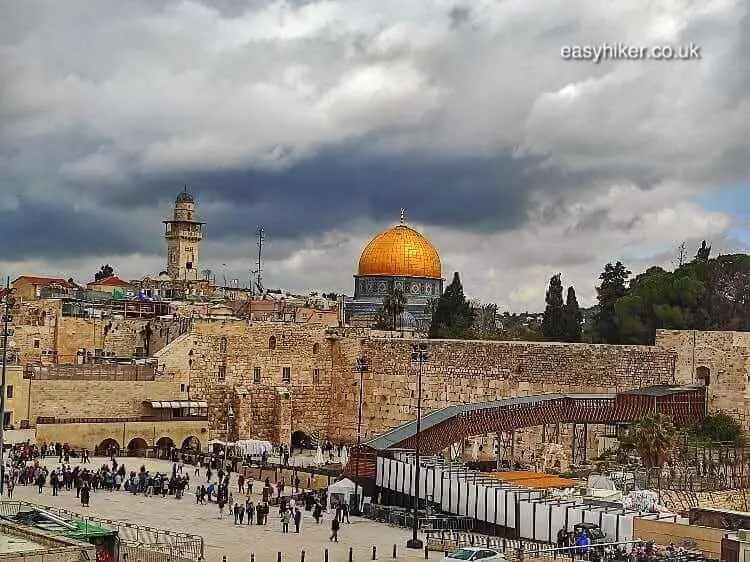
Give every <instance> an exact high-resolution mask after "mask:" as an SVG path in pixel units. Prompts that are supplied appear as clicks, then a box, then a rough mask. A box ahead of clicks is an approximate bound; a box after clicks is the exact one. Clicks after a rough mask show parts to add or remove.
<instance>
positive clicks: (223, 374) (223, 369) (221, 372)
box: [219, 365, 227, 381]
mask: <svg viewBox="0 0 750 562" xmlns="http://www.w3.org/2000/svg"><path fill="white" fill-rule="evenodd" d="M226 378H227V366H226V365H219V380H220V381H223V380H226Z"/></svg>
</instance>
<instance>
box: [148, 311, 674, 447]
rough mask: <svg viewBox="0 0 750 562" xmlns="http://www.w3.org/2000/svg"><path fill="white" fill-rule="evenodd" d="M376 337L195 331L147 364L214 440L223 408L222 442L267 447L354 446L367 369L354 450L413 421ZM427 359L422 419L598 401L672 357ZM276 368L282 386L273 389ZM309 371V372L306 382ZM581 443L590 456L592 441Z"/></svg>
mask: <svg viewBox="0 0 750 562" xmlns="http://www.w3.org/2000/svg"><path fill="white" fill-rule="evenodd" d="M384 335H386V334H384V333H379V332H372V331H367V330H350V329H336V330H330V331H326V330H325V329H324V328H322V327H319V326H305V325H294V324H282V323H271V322H266V323H262V322H258V323H247V322H227V323H223V324H218V323H198V324H196V325H195V326H194V329H193V330H192V331H191V333H190V335H189V336H186V337H182V338H179V339H178V341H175V342H173V343H172V344H170V345H168V346H167V347H165V348H164V349H163V350H162V351H160V352H159V353H158V354H157V356H158V361H159V363H160V364H163V365H164V366H165V370H166V371H168V372H170V373H174V374H176V375H178V374H179V373H180V372H181V371H182V372H184V370H185V369H188V370H189V371H190V373H191V380H192V381H193V387H192V388H193V393H194V396H205V397H206V398H207V399H208V402H209V409H210V420H211V430H212V432H215V433H216V435H222V436H224V435H226V432H227V427H228V418H227V412H228V408H229V404H230V403H231V404H233V408H234V410H235V412H236V413H237V415H236V419H235V420H234V421H233V422H232V423H233V424H234V426H233V428H232V430H230V431H231V432H233V435H234V437H239V438H263V439H269V440H272V441H277V440H279V439H281V438H283V436H285V435H288V434H289V433H290V432H294V431H304V432H305V433H307V434H308V435H312V436H316V437H327V438H330V439H333V440H336V441H354V440H355V438H356V429H357V416H358V407H357V406H358V403H359V387H358V379H359V375H358V373H357V370H356V358H357V357H366V358H367V359H368V361H369V369H368V371H367V372H365V373H364V374H363V380H364V393H363V409H362V411H363V436H364V438H368V437H371V436H374V435H377V434H379V433H381V432H383V431H386V430H387V429H390V428H392V427H394V426H396V425H399V424H401V423H404V422H406V421H410V420H412V419H413V418H414V415H415V411H416V391H417V377H416V376H415V370H414V365H412V363H411V358H410V356H411V346H412V343H413V341H412V340H410V339H405V338H393V337H380V336H384ZM374 336H379V337H374ZM222 338H226V344H222ZM271 338H275V340H274V341H273V342H272V341H271ZM223 345H226V348H223V347H222V346H223ZM429 349H430V358H429V361H428V363H427V364H426V365H425V367H424V373H423V381H422V382H423V408H424V411H430V410H434V409H437V408H440V407H443V406H446V405H448V404H454V403H471V402H481V401H486V400H495V399H498V398H502V397H508V396H518V395H529V394H538V393H549V392H579V393H592V392H602V393H609V392H617V391H622V390H628V389H632V388H638V387H644V386H649V385H653V384H660V383H666V384H671V383H674V380H675V379H674V365H675V354H674V353H673V352H671V351H666V350H664V349H658V348H654V347H645V346H605V345H587V344H549V343H528V342H497V341H452V340H438V341H431V342H429ZM191 351H192V354H191ZM190 360H192V363H191V362H190ZM256 368H257V369H260V379H259V381H258V382H255V381H254V377H253V372H254V370H255V369H256ZM285 368H286V369H289V371H288V372H289V374H290V380H289V381H285V380H284V379H283V375H284V369H285ZM314 369H319V372H318V373H319V374H318V376H317V377H314V376H313V373H314ZM284 392H288V393H289V396H290V400H289V405H288V409H289V413H290V416H289V427H288V428H286V427H284V423H283V422H284V419H285V416H286V414H287V412H286V411H285V410H284V407H283V405H281V404H280V398H279V397H280V396H283V393H284ZM233 396H236V398H232V397H233ZM527 433H528V435H529V437H528V438H527V441H538V439H535V433H534V431H529V432H527ZM565 433H566V430H564V431H563V434H565ZM532 434H533V435H532ZM589 438H590V440H591V444H592V446H595V444H596V442H597V439H598V436H597V434H596V432H594V431H592V432H591V433H590V437H589Z"/></svg>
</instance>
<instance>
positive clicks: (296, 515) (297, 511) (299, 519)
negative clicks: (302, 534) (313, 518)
mask: <svg viewBox="0 0 750 562" xmlns="http://www.w3.org/2000/svg"><path fill="white" fill-rule="evenodd" d="M300 523H302V512H301V511H300V509H299V507H297V508H295V509H294V532H295V533H299V525H300Z"/></svg>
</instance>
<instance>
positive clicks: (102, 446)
mask: <svg viewBox="0 0 750 562" xmlns="http://www.w3.org/2000/svg"><path fill="white" fill-rule="evenodd" d="M119 454H120V444H119V443H118V442H117V439H113V438H111V437H108V438H107V439H105V440H104V441H102V442H101V443H99V445H97V446H96V448H95V449H94V455H95V456H99V457H109V456H112V455H119Z"/></svg>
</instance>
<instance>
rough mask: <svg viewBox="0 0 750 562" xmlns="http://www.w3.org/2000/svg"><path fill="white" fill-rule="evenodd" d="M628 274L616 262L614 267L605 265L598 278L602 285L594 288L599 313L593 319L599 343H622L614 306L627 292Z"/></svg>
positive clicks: (627, 271)
mask: <svg viewBox="0 0 750 562" xmlns="http://www.w3.org/2000/svg"><path fill="white" fill-rule="evenodd" d="M630 273H631V272H630V271H629V270H628V269H627V268H626V267H625V266H624V265H623V264H622V262H619V261H618V262H617V263H615V264H614V265H612V263H608V264H607V265H605V266H604V271H603V272H602V274H601V275H600V276H599V279H601V280H602V284H601V285H600V286H599V287H597V288H596V298H597V300H598V301H599V312H598V313H597V315H596V316H595V317H594V323H595V330H596V336H597V339H598V341H599V342H601V343H620V342H621V341H622V336H621V333H620V324H619V322H618V320H617V312H616V310H615V304H616V303H617V301H618V300H619V299H620V298H622V297H623V296H625V293H626V292H627V289H626V288H625V282H626V281H627V279H628V276H629V275H630Z"/></svg>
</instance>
